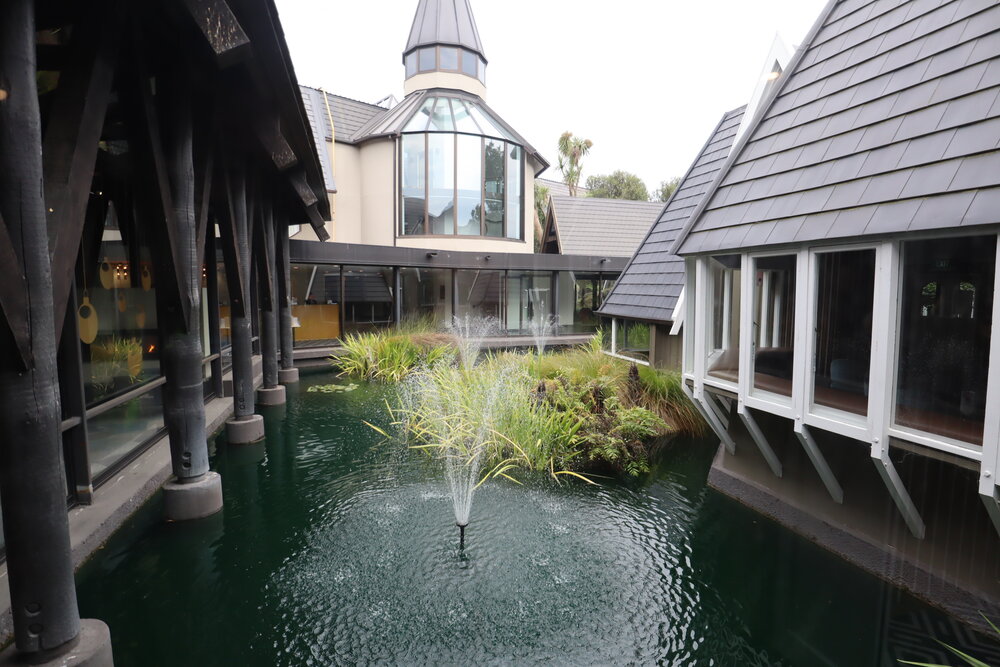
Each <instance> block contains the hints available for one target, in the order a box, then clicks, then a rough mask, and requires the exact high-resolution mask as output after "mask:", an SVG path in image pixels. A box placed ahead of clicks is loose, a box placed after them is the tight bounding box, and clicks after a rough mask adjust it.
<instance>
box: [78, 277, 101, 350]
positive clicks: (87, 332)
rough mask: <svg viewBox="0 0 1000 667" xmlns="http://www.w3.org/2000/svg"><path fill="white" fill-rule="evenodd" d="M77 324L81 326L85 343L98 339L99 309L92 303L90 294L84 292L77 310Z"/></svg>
mask: <svg viewBox="0 0 1000 667" xmlns="http://www.w3.org/2000/svg"><path fill="white" fill-rule="evenodd" d="M76 317H77V324H78V326H79V328H80V340H81V341H82V342H83V344H84V345H90V344H91V343H93V342H94V341H95V340H97V329H98V321H97V310H96V309H95V308H94V306H93V304H91V303H90V295H89V294H88V293H87V291H86V290H84V292H83V302H82V303H81V304H80V307H79V308H77V310H76Z"/></svg>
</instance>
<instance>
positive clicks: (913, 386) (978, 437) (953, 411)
mask: <svg viewBox="0 0 1000 667" xmlns="http://www.w3.org/2000/svg"><path fill="white" fill-rule="evenodd" d="M996 246H997V239H996V237H995V236H976V237H969V238H961V239H933V240H927V241H910V242H907V243H904V244H903V282H902V286H901V288H900V291H901V293H900V304H901V311H900V325H899V350H898V354H899V356H898V364H899V365H898V373H897V387H896V423H897V424H899V425H900V426H907V427H910V428H914V429H917V430H920V431H927V432H929V433H936V434H938V435H943V436H946V437H948V438H953V439H955V440H961V441H963V442H969V443H974V444H977V445H979V444H982V442H983V420H984V418H985V413H986V381H987V377H988V372H989V362H990V336H991V334H992V325H993V286H994V276H995V272H996V265H995V264H996V251H997V247H996Z"/></svg>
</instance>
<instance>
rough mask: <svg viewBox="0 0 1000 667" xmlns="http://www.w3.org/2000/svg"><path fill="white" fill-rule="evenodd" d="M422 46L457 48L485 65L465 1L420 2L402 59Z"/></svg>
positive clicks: (439, 0) (424, 0)
mask: <svg viewBox="0 0 1000 667" xmlns="http://www.w3.org/2000/svg"><path fill="white" fill-rule="evenodd" d="M424 46H458V47H461V48H463V49H467V50H469V51H472V52H474V53H476V54H478V55H479V56H480V57H481V58H482V59H483V61H484V62H485V61H486V54H485V53H484V52H483V42H482V40H480V39H479V30H478V28H476V19H475V17H474V16H473V15H472V7H471V6H470V5H469V0H420V3H419V4H418V5H417V13H416V16H414V18H413V27H412V28H411V29H410V38H409V40H407V42H406V49H405V50H404V51H403V58H404V59H405V58H406V56H407V55H408V54H409V53H412V52H413V51H414V50H416V49H419V48H421V47H424Z"/></svg>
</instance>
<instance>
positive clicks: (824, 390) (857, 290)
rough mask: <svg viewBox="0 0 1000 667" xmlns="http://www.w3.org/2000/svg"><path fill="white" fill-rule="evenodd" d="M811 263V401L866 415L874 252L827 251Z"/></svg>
mask: <svg viewBox="0 0 1000 667" xmlns="http://www.w3.org/2000/svg"><path fill="white" fill-rule="evenodd" d="M816 258H817V276H818V278H817V285H816V289H817V292H816V294H817V300H816V313H815V317H816V319H815V332H816V334H815V335H816V351H815V358H814V368H815V378H814V390H813V391H814V393H813V402H814V403H815V404H816V405H822V406H825V407H829V408H835V409H837V410H842V411H844V412H851V413H854V414H858V415H867V414H868V377H869V371H870V369H871V350H872V309H873V307H874V303H875V250H873V249H872V250H852V251H847V252H828V253H821V254H818V255H817V256H816Z"/></svg>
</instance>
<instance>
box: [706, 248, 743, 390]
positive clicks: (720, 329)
mask: <svg viewBox="0 0 1000 667" xmlns="http://www.w3.org/2000/svg"><path fill="white" fill-rule="evenodd" d="M708 262H709V270H708V278H709V285H708V289H709V295H710V300H711V302H710V306H709V309H708V327H707V333H708V345H707V350H708V358H707V359H706V364H705V367H706V368H707V369H708V374H709V375H711V376H713V377H716V378H719V379H720V380H726V381H728V382H736V381H737V380H739V373H740V262H741V258H740V256H739V255H724V256H719V257H712V258H710V259H709V260H708Z"/></svg>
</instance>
